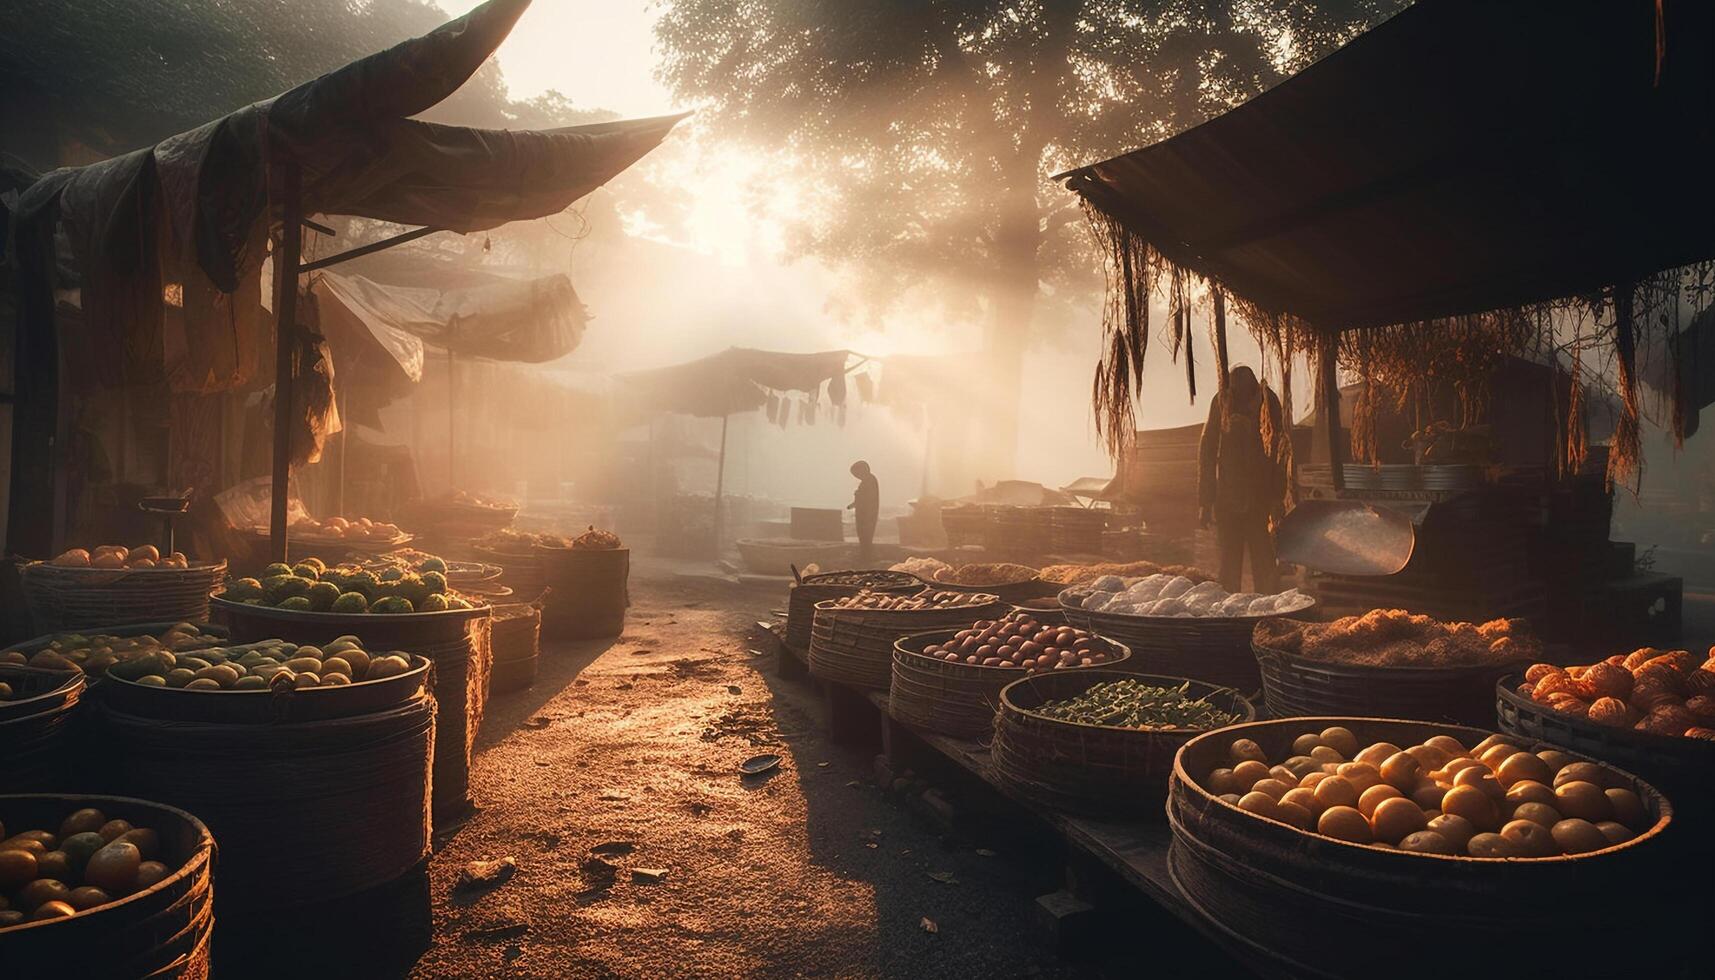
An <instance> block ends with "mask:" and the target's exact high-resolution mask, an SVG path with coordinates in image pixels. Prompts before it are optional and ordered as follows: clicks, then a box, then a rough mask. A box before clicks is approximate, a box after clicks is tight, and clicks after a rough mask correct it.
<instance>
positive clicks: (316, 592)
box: [307, 582, 340, 612]
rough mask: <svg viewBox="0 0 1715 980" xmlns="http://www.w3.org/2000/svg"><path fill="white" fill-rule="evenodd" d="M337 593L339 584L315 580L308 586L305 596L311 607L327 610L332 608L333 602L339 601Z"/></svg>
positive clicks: (318, 610) (322, 610) (319, 610)
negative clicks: (313, 583) (308, 589)
mask: <svg viewBox="0 0 1715 980" xmlns="http://www.w3.org/2000/svg"><path fill="white" fill-rule="evenodd" d="M339 595H340V592H339V586H337V585H335V584H333V583H332V582H317V583H316V584H315V585H312V586H310V591H309V594H308V596H307V598H308V599H309V600H310V608H311V609H314V610H316V611H317V612H327V611H328V610H329V609H332V608H333V604H334V603H335V602H337V601H339Z"/></svg>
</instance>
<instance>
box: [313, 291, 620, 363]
mask: <svg viewBox="0 0 1715 980" xmlns="http://www.w3.org/2000/svg"><path fill="white" fill-rule="evenodd" d="M314 288H315V290H316V292H317V298H318V299H319V300H320V301H321V303H322V316H323V319H324V321H325V320H326V318H327V316H328V310H327V305H326V304H327V303H329V302H334V303H338V304H339V305H340V306H341V307H343V308H344V309H345V311H346V312H348V313H349V314H350V315H351V316H353V317H355V318H356V319H357V320H358V321H359V322H361V323H362V324H363V326H364V327H365V328H367V330H368V333H369V337H370V339H371V341H372V342H373V343H374V344H375V345H377V346H379V347H380V348H381V349H382V350H384V351H385V352H386V353H387V354H388V355H390V356H391V357H392V358H393V359H394V360H395V361H396V362H397V363H398V365H399V368H400V370H402V371H403V372H404V373H405V375H406V376H407V377H408V378H410V380H412V381H421V380H422V378H423V348H424V345H425V344H427V345H430V346H434V347H438V348H440V349H442V350H446V351H449V352H451V353H453V354H456V355H459V356H461V357H482V358H488V359H490V360H496V361H516V362H521V363H527V364H540V363H543V362H546V361H552V360H555V359H557V358H560V357H563V356H565V355H566V354H569V353H571V352H572V351H573V350H575V349H577V346H578V342H579V341H580V340H582V339H583V334H584V324H585V322H586V321H587V319H588V318H587V316H586V314H585V312H584V307H583V304H582V303H580V302H578V295H577V293H576V292H575V291H573V289H572V281H571V280H570V279H568V278H567V277H566V276H564V275H562V274H558V273H556V274H554V275H548V276H538V277H534V278H530V279H501V278H498V277H494V278H492V279H491V281H489V282H487V283H485V284H483V285H477V286H470V287H465V288H460V289H433V288H429V287H422V286H398V285H389V284H384V283H379V282H376V281H374V280H372V279H369V278H366V277H364V276H360V275H349V276H348V275H341V274H336V273H324V274H323V275H321V276H319V277H317V279H316V283H315V287H314Z"/></svg>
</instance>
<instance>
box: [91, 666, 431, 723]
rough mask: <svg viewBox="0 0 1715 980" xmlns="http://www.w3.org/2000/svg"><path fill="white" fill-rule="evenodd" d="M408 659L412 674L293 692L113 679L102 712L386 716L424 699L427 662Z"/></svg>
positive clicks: (175, 716) (201, 716)
mask: <svg viewBox="0 0 1715 980" xmlns="http://www.w3.org/2000/svg"><path fill="white" fill-rule="evenodd" d="M408 659H409V660H410V661H411V669H410V670H407V671H406V672H405V673H403V674H399V675H397V676H395V677H384V678H381V679H379V680H373V681H358V682H356V683H353V684H342V685H339V686H337V687H335V686H327V687H310V688H304V689H302V690H294V689H293V688H291V687H288V686H286V685H284V684H280V685H276V686H274V687H271V688H268V689H266V690H261V691H193V690H190V689H188V688H183V687H155V686H153V685H150V684H139V683H137V682H136V681H132V680H126V679H125V678H123V677H117V676H114V677H106V678H103V679H102V682H101V685H100V688H99V694H100V699H101V703H102V705H103V707H104V708H107V709H110V710H113V711H119V712H123V713H125V714H131V715H138V716H140V717H145V718H158V719H161V720H163V721H186V722H205V723H210V724H234V725H267V724H294V723H298V722H306V721H328V720H332V719H335V718H351V717H355V716H358V715H366V714H372V713H374V712H377V711H387V710H389V709H392V708H394V707H397V706H398V705H401V704H404V703H405V702H407V701H411V700H413V699H415V698H416V697H417V696H418V695H420V694H422V692H423V689H424V688H425V687H426V686H427V685H428V681H429V673H430V667H429V661H428V659H427V658H424V657H420V656H417V655H415V654H411V655H408Z"/></svg>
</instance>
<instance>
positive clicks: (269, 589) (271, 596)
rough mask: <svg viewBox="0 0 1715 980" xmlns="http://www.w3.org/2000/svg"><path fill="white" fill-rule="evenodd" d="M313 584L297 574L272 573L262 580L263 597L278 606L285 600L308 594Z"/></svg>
mask: <svg viewBox="0 0 1715 980" xmlns="http://www.w3.org/2000/svg"><path fill="white" fill-rule="evenodd" d="M312 584H314V583H312V582H311V581H310V580H309V579H303V578H299V577H297V576H296V575H270V576H268V577H267V578H265V579H263V580H262V597H263V598H264V599H266V600H267V601H268V602H270V603H272V604H273V605H276V606H278V605H280V603H281V602H282V601H283V600H286V599H290V598H292V597H294V596H302V595H305V594H307V593H308V592H309V591H310V586H311V585H312Z"/></svg>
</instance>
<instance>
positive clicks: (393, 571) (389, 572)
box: [381, 566, 405, 582]
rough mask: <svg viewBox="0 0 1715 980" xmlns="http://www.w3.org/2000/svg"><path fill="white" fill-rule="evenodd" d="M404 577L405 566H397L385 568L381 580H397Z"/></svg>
mask: <svg viewBox="0 0 1715 980" xmlns="http://www.w3.org/2000/svg"><path fill="white" fill-rule="evenodd" d="M404 577H405V570H404V569H403V568H399V567H397V566H395V567H393V568H387V569H383V570H382V572H381V581H383V582H397V581H399V580H400V579H402V578H404Z"/></svg>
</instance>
